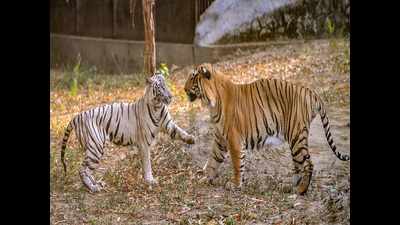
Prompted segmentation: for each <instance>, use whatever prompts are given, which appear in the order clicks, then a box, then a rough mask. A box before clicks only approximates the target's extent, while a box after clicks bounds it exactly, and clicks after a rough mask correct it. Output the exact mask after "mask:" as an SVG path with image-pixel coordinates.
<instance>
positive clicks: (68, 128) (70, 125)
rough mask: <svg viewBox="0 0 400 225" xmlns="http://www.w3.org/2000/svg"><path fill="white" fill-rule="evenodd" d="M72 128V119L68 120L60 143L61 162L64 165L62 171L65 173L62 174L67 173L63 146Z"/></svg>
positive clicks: (65, 144)
mask: <svg viewBox="0 0 400 225" xmlns="http://www.w3.org/2000/svg"><path fill="white" fill-rule="evenodd" d="M72 130H73V126H72V120H71V121H70V122H69V124H68V126H67V128H66V129H65V132H64V138H63V140H62V144H61V162H62V164H63V167H64V173H65V174H64V175H66V174H67V165H66V164H65V160H64V155H65V148H66V147H67V142H68V138H69V135H70V134H71V131H72Z"/></svg>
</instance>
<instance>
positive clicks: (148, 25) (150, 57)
mask: <svg viewBox="0 0 400 225" xmlns="http://www.w3.org/2000/svg"><path fill="white" fill-rule="evenodd" d="M142 5H143V20H144V55H143V56H144V72H145V73H146V75H147V76H152V74H153V73H154V72H155V70H156V48H155V47H156V42H155V35H154V16H153V11H154V0H142Z"/></svg>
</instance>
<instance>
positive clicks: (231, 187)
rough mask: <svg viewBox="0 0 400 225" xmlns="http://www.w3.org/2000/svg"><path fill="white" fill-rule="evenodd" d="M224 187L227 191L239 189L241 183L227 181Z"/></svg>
mask: <svg viewBox="0 0 400 225" xmlns="http://www.w3.org/2000/svg"><path fill="white" fill-rule="evenodd" d="M225 189H226V190H229V191H240V190H241V189H242V184H239V185H237V184H235V183H233V182H232V181H228V182H226V184H225Z"/></svg>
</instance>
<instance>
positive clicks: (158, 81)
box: [146, 72, 172, 105]
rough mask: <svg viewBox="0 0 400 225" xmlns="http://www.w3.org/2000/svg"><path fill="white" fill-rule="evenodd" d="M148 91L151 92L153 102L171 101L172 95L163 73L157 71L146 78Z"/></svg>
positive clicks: (166, 102)
mask: <svg viewBox="0 0 400 225" xmlns="http://www.w3.org/2000/svg"><path fill="white" fill-rule="evenodd" d="M146 84H147V87H146V89H147V93H148V94H150V99H151V101H152V102H153V103H155V104H158V103H164V104H166V105H168V104H169V103H171V100H172V95H171V92H170V91H169V90H168V87H167V85H166V84H165V80H164V76H163V75H162V73H158V72H156V73H155V74H154V75H153V76H151V77H149V78H147V79H146Z"/></svg>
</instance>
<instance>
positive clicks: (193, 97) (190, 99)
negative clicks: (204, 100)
mask: <svg viewBox="0 0 400 225" xmlns="http://www.w3.org/2000/svg"><path fill="white" fill-rule="evenodd" d="M186 94H187V96H188V97H189V101H191V102H193V101H194V100H196V98H197V96H196V95H195V94H193V93H192V92H187V93H186Z"/></svg>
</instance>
